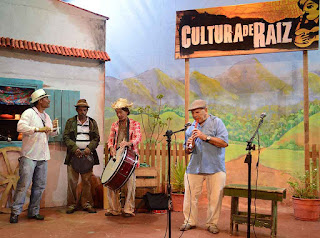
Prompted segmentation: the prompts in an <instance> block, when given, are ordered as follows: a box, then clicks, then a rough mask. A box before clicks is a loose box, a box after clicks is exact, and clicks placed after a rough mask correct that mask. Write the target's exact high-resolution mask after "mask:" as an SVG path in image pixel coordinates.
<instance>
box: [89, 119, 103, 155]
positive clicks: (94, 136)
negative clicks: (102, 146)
mask: <svg viewBox="0 0 320 238" xmlns="http://www.w3.org/2000/svg"><path fill="white" fill-rule="evenodd" d="M91 122H92V131H91V132H90V143H89V145H88V146H87V147H88V148H89V149H90V152H91V151H94V150H95V149H96V148H97V147H98V145H99V142H100V135H99V129H98V124H97V122H96V121H95V120H91Z"/></svg>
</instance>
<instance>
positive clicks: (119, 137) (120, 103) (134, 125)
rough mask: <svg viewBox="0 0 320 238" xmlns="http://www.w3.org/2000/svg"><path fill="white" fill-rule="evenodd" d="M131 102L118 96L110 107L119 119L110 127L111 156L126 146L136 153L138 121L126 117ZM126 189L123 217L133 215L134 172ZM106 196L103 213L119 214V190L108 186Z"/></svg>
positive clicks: (139, 132) (139, 133) (138, 134)
mask: <svg viewBox="0 0 320 238" xmlns="http://www.w3.org/2000/svg"><path fill="white" fill-rule="evenodd" d="M132 104H133V103H129V102H128V100H127V99H124V98H119V99H118V100H117V101H116V102H115V103H113V104H112V108H113V109H114V110H115V112H116V114H117V117H118V119H119V120H118V121H116V122H114V123H113V124H112V126H111V129H110V135H109V140H108V148H109V152H110V155H111V156H112V157H114V156H115V155H116V150H117V148H120V149H124V147H126V146H128V147H130V148H132V149H133V150H134V151H135V152H136V154H138V144H139V143H140V142H141V131H140V123H139V122H137V121H134V120H132V119H129V118H128V115H130V110H129V108H130V107H132ZM137 166H139V164H138V165H137ZM126 189H127V193H126V199H125V204H124V208H123V215H124V216H125V217H131V216H135V214H134V208H135V190H136V176H135V173H134V172H133V173H132V175H131V176H130V178H129V180H128V181H127V183H126ZM107 196H108V208H107V212H106V214H105V215H106V216H117V215H120V214H121V205H120V191H119V190H117V191H113V190H111V189H109V188H108V191H107Z"/></svg>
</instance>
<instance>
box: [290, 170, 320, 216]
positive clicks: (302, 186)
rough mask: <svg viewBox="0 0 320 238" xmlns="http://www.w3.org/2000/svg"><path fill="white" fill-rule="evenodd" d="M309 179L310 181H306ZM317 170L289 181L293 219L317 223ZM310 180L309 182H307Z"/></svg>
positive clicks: (319, 210) (318, 210)
mask: <svg viewBox="0 0 320 238" xmlns="http://www.w3.org/2000/svg"><path fill="white" fill-rule="evenodd" d="M308 178H310V179H308ZM315 178H317V169H314V170H312V171H311V174H310V173H309V171H306V172H305V174H304V175H299V176H297V177H295V178H293V179H291V180H290V181H288V184H289V190H291V192H292V202H293V211H294V217H295V218H296V219H298V220H303V221H317V220H318V219H319V214H320V199H319V194H318V191H317V181H316V179H315ZM308 180H310V182H308Z"/></svg>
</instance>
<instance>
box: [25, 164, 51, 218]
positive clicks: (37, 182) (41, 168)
mask: <svg viewBox="0 0 320 238" xmlns="http://www.w3.org/2000/svg"><path fill="white" fill-rule="evenodd" d="M47 170H48V163H47V161H45V160H42V161H36V167H35V169H34V173H33V178H32V187H31V196H30V204H29V207H28V217H33V216H35V215H38V214H39V210H40V201H41V197H42V194H43V191H44V189H45V188H46V182H47Z"/></svg>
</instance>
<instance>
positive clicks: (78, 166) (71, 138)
mask: <svg viewBox="0 0 320 238" xmlns="http://www.w3.org/2000/svg"><path fill="white" fill-rule="evenodd" d="M75 107H76V111H77V113H78V115H76V116H74V117H71V118H69V119H68V121H67V123H66V127H65V130H64V133H63V141H64V142H65V144H66V146H67V156H66V160H65V162H64V163H65V164H66V165H67V166H68V167H67V174H68V191H67V205H68V209H67V211H66V213H67V214H71V213H74V212H75V210H76V208H77V206H76V205H77V204H76V201H77V194H76V189H77V185H78V180H79V174H81V181H82V192H81V198H80V203H81V206H82V208H83V209H84V210H85V211H87V212H89V213H96V211H95V210H94V209H93V199H92V194H91V183H90V178H91V176H92V167H93V165H97V164H99V158H98V154H97V152H96V148H97V147H98V145H99V141H100V136H99V130H98V125H97V122H96V121H95V120H94V119H92V118H91V117H88V116H87V113H88V108H89V105H88V103H87V101H86V100H85V99H80V100H79V101H78V103H77V104H76V105H75Z"/></svg>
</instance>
